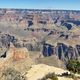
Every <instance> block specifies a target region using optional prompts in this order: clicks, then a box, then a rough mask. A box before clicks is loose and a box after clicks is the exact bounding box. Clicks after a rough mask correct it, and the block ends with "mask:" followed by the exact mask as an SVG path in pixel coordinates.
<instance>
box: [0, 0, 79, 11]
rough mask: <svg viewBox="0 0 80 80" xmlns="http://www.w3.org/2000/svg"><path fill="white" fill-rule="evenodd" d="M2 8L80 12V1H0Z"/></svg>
mask: <svg viewBox="0 0 80 80" xmlns="http://www.w3.org/2000/svg"><path fill="white" fill-rule="evenodd" d="M0 8H22V9H23V8H25V9H66V10H80V0H0Z"/></svg>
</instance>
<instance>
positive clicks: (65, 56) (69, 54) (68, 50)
mask: <svg viewBox="0 0 80 80" xmlns="http://www.w3.org/2000/svg"><path fill="white" fill-rule="evenodd" d="M42 53H43V55H44V56H51V55H54V54H56V55H57V56H58V58H59V59H61V60H63V61H65V60H69V59H77V58H78V57H79V56H80V45H75V47H73V46H68V45H66V44H65V43H57V46H53V45H50V44H44V45H43V52H42Z"/></svg>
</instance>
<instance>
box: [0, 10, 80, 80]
mask: <svg viewBox="0 0 80 80" xmlns="http://www.w3.org/2000/svg"><path fill="white" fill-rule="evenodd" d="M69 60H78V61H79V62H80V11H78V10H50V9H0V72H1V73H0V80H48V79H42V77H44V75H46V74H48V73H50V72H51V73H53V72H55V73H56V74H57V75H58V76H59V77H58V79H59V80H61V79H64V80H73V79H72V78H71V79H68V78H67V79H66V78H64V77H61V76H60V75H61V74H62V72H63V73H66V72H67V73H68V74H70V72H69V71H68V70H66V65H67V62H68V61H69ZM79 66H80V63H79ZM41 67H42V69H41ZM7 68H10V69H11V68H13V69H15V70H17V71H19V72H21V73H19V75H20V77H23V75H22V76H21V74H24V73H25V74H24V75H25V77H26V78H24V77H23V78H20V79H16V78H15V79H9V78H8V79H7V78H4V76H2V75H3V73H4V72H5V71H6V69H7ZM45 68H46V69H45ZM13 69H12V71H13ZM36 69H37V70H39V69H40V70H42V71H43V70H44V72H37V71H36ZM48 70H50V72H49V71H48ZM56 70H57V71H59V72H57V71H56ZM79 70H80V68H79ZM31 71H33V72H31ZM13 72H14V71H13ZM39 73H40V74H42V73H43V74H42V75H38V74H39ZM8 74H9V73H7V74H6V75H8ZM32 74H35V75H33V76H32ZM77 75H78V74H77ZM31 76H32V77H31ZM79 79H80V75H79V76H78V79H76V80H79ZM50 80H52V79H50Z"/></svg>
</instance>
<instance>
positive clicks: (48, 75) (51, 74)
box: [41, 73, 58, 80]
mask: <svg viewBox="0 0 80 80" xmlns="http://www.w3.org/2000/svg"><path fill="white" fill-rule="evenodd" d="M48 78H49V79H51V80H58V78H57V76H56V74H55V73H49V74H47V75H46V76H45V77H44V78H42V79H41V80H47V79H48Z"/></svg>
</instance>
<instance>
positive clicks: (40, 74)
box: [0, 45, 73, 80]
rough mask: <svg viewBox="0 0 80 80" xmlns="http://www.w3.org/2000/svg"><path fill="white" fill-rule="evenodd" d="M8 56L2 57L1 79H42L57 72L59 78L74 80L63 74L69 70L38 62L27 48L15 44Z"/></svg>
mask: <svg viewBox="0 0 80 80" xmlns="http://www.w3.org/2000/svg"><path fill="white" fill-rule="evenodd" d="M6 54H7V56H6V58H0V80H42V78H44V77H45V76H46V75H47V74H50V73H51V74H52V73H55V74H56V75H57V76H58V80H62V79H63V80H73V79H72V78H67V77H65V76H61V75H62V74H63V73H68V74H70V72H69V71H67V70H64V69H61V68H56V67H53V66H48V65H45V64H37V65H36V63H35V61H34V60H32V59H31V58H30V56H29V52H28V50H27V49H26V48H15V47H14V46H13V45H12V46H11V47H10V48H9V50H8V51H7V53H6Z"/></svg>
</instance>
